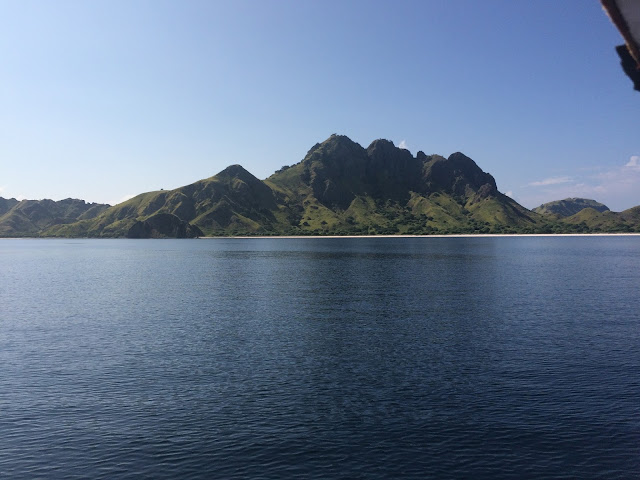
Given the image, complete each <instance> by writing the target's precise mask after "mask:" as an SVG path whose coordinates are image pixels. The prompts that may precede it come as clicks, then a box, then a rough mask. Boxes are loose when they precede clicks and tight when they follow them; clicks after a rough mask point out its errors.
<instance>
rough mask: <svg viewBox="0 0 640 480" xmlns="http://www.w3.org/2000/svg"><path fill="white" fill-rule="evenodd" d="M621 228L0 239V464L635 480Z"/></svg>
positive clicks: (163, 474) (628, 277)
mask: <svg viewBox="0 0 640 480" xmlns="http://www.w3.org/2000/svg"><path fill="white" fill-rule="evenodd" d="M639 293H640V237H633V236H628V237H507V238H500V237H498V238H485V237H480V238H359V239H347V238H344V239H327V238H305V239H277V238H274V239H199V240H69V239H59V240H27V239H21V240H0V478H36V477H37V478H145V477H146V478H225V479H234V478H256V479H268V478H323V479H324V478H367V479H369V478H373V479H375V478H380V479H382V478H416V479H418V478H420V479H422V478H439V479H441V478H474V479H482V478H487V479H499V478H583V479H585V478H607V479H612V478H637V477H638V475H640V303H639V301H638V300H639Z"/></svg>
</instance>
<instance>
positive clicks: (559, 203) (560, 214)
mask: <svg viewBox="0 0 640 480" xmlns="http://www.w3.org/2000/svg"><path fill="white" fill-rule="evenodd" d="M585 208H592V209H594V210H596V211H598V212H606V211H608V210H609V207H607V206H606V205H604V204H602V203H600V202H596V201H595V200H591V199H588V198H565V199H564V200H555V201H553V202H547V203H543V204H542V205H540V206H539V207H536V208H534V209H533V211H534V212H536V213H539V214H540V215H553V216H555V217H556V218H565V217H570V216H572V215H575V214H577V213H579V212H580V211H582V210H584V209H585Z"/></svg>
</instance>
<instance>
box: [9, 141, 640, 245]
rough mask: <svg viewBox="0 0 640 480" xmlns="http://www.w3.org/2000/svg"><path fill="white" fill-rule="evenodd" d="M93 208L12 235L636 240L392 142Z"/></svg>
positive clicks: (618, 218)
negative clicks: (610, 236) (609, 235)
mask: <svg viewBox="0 0 640 480" xmlns="http://www.w3.org/2000/svg"><path fill="white" fill-rule="evenodd" d="M2 200H3V199H0V235H4V236H7V235H6V234H5V233H6V231H7V230H2V229H3V228H4V227H3V225H5V223H6V222H5V220H4V219H5V217H7V215H10V214H12V212H13V211H14V210H15V209H16V208H17V205H18V204H16V203H15V201H13V202H12V201H11V200H4V201H2ZM78 202H82V201H78ZM54 203H55V202H54ZM83 203H84V202H83ZM92 205H94V207H92V208H94V210H91V208H86V209H85V210H86V211H83V212H81V213H78V214H77V215H76V214H75V213H74V214H70V213H69V214H68V215H67V216H66V217H63V218H62V220H61V221H54V218H55V217H53V216H50V217H51V219H50V220H49V221H48V222H44V223H41V224H38V223H34V222H33V221H32V222H31V223H32V224H33V226H32V227H30V228H25V229H24V230H23V231H22V232H20V231H18V229H17V228H16V226H14V228H13V233H14V234H15V236H18V235H27V236H45V237H46V236H53V237H56V236H61V237H136V238H140V237H143V238H149V237H153V238H162V237H193V236H203V235H207V236H211V235H213V236H228V235H364V234H373V235H375V234H452V233H570V232H584V231H603V229H613V231H640V219H638V218H637V216H635V215H634V214H633V213H629V214H627V215H622V214H614V213H613V212H611V213H610V214H609V215H608V216H606V218H604V217H599V215H603V214H602V213H601V212H596V213H597V215H595V216H594V215H587V214H583V215H578V217H576V216H575V215H574V216H568V217H566V219H564V218H558V217H553V216H550V215H542V214H539V213H536V212H534V211H531V210H528V209H526V208H525V207H523V206H522V205H520V204H518V203H517V202H516V201H515V200H513V199H512V198H510V197H508V196H506V195H504V194H503V193H501V192H500V191H499V190H498V187H497V185H496V182H495V179H494V177H493V176H492V175H491V174H490V173H488V172H485V171H483V170H482V169H481V168H480V167H479V166H478V165H477V164H476V163H475V161H474V160H472V159H471V158H469V157H467V156H466V155H464V154H463V153H461V152H455V153H453V154H451V155H449V157H447V158H445V157H443V156H440V155H437V154H433V155H426V154H425V153H424V152H422V151H419V152H418V153H417V154H416V155H415V156H414V155H412V154H411V153H410V152H409V151H408V150H405V149H402V148H399V147H397V146H395V145H394V144H393V142H391V141H389V140H385V139H377V140H374V141H373V142H371V144H370V145H369V146H368V147H367V148H364V147H362V146H361V145H359V144H358V143H356V142H354V141H352V140H351V139H349V138H348V137H346V136H344V135H336V134H334V135H331V136H330V137H329V138H327V139H326V140H324V141H323V142H320V143H316V144H315V145H314V146H313V147H311V148H310V149H309V151H308V152H307V154H306V155H305V156H304V158H303V159H302V160H301V161H299V162H298V163H295V164H293V165H291V166H285V167H282V168H281V169H279V170H278V171H276V172H274V173H273V174H272V175H270V176H269V177H268V178H266V179H265V180H260V179H258V178H257V177H255V176H254V175H253V174H251V173H250V172H249V171H247V170H246V169H245V168H244V167H242V166H241V165H237V164H235V165H230V166H228V167H226V168H225V169H223V170H221V171H220V172H218V173H217V174H216V175H214V176H212V177H209V178H205V179H202V180H198V181H196V182H193V183H191V184H189V185H184V186H182V187H178V188H176V189H173V190H160V191H153V192H145V193H141V194H139V195H136V196H135V197H133V198H131V199H129V200H127V201H126V202H122V203H120V204H118V205H114V206H108V205H104V206H99V207H98V206H95V205H97V204H92ZM5 210H6V211H5ZM80 210H81V209H80ZM3 211H4V213H2V212H3ZM74 212H76V211H75V210H74ZM78 212H79V210H78ZM94 213H95V214H94ZM605 213H606V212H605ZM15 215H17V213H16V214H15ZM74 215H75V216H74ZM7 218H8V217H7ZM25 224H26V223H25ZM19 226H20V225H19V224H17V227H19Z"/></svg>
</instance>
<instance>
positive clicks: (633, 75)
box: [616, 45, 640, 92]
mask: <svg viewBox="0 0 640 480" xmlns="http://www.w3.org/2000/svg"><path fill="white" fill-rule="evenodd" d="M616 51H617V52H618V56H619V57H620V65H622V69H623V70H624V73H626V74H627V76H628V77H629V78H630V79H631V81H632V82H633V88H634V90H638V91H639V92H640V70H638V67H637V65H636V61H635V60H634V59H633V57H632V56H631V54H630V53H629V49H628V48H627V46H626V45H618V46H617V47H616Z"/></svg>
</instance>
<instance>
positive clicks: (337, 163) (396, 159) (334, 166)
mask: <svg viewBox="0 0 640 480" xmlns="http://www.w3.org/2000/svg"><path fill="white" fill-rule="evenodd" d="M302 164H303V165H304V169H303V171H302V174H301V180H302V182H303V183H305V184H307V185H309V186H310V187H311V188H312V190H313V195H314V196H315V197H316V198H317V199H318V200H319V201H320V202H321V203H322V204H324V205H325V206H327V207H329V208H337V209H342V210H345V209H346V208H347V207H348V206H349V205H350V204H351V202H352V201H353V200H354V198H355V197H356V196H359V195H368V196H371V197H373V198H374V199H376V200H382V201H386V200H393V201H400V202H403V201H406V200H407V199H408V198H409V197H410V194H411V192H419V193H422V194H429V193H433V192H443V193H447V194H450V195H457V196H459V197H464V198H465V199H469V198H471V197H472V196H473V195H474V194H476V193H479V195H480V197H478V198H487V197H489V196H495V195H497V193H498V189H497V188H496V182H495V180H494V178H493V177H492V176H491V175H489V174H488V173H485V172H483V171H482V170H481V169H480V168H479V167H478V166H477V165H476V163H475V162H474V161H473V160H471V159H470V158H469V157H467V156H465V155H463V154H462V153H454V154H453V155H451V156H450V157H449V158H448V159H445V158H444V157H441V156H439V155H431V156H429V155H425V153H424V152H418V154H417V155H416V156H415V157H413V156H412V155H411V153H410V152H409V151H408V150H405V149H402V148H398V147H396V146H395V145H394V144H393V142H391V141H389V140H383V139H379V140H375V141H374V142H372V143H371V145H369V147H367V149H366V150H365V149H364V148H362V147H361V146H360V145H358V144H357V143H355V142H353V141H352V140H350V139H349V138H347V137H345V136H342V135H332V136H331V137H330V138H329V139H327V140H326V141H324V142H323V143H321V144H316V145H315V146H314V147H313V148H312V149H311V150H309V153H308V154H307V156H306V157H305V159H304V160H303V162H302ZM273 181H274V182H275V183H277V181H278V179H277V176H275V178H273ZM481 189H482V191H481V192H480V190H481Z"/></svg>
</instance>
